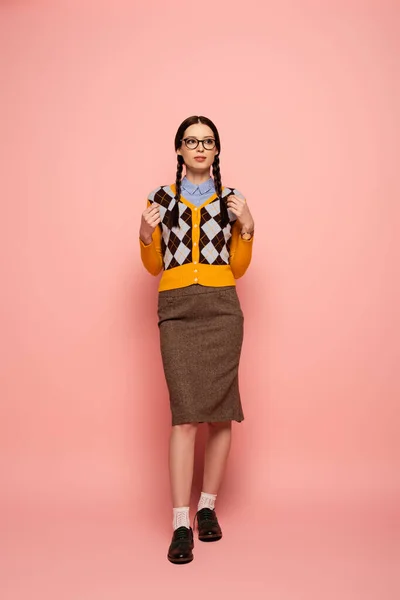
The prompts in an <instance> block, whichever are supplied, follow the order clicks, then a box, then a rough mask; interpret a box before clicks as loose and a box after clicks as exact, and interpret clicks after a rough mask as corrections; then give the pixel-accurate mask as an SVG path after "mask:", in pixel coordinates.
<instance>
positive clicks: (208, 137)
mask: <svg viewBox="0 0 400 600" xmlns="http://www.w3.org/2000/svg"><path fill="white" fill-rule="evenodd" d="M189 138H194V139H195V140H199V142H201V140H200V139H199V138H198V137H196V136H195V135H188V136H187V137H186V138H185V140H187V139H189ZM210 138H212V139H213V140H215V137H214V136H213V135H206V137H205V138H203V140H209V139H210Z"/></svg>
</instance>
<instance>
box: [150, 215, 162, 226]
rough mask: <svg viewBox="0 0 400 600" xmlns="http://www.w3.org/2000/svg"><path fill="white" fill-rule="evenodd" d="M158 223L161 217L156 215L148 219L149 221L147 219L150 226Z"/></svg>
mask: <svg viewBox="0 0 400 600" xmlns="http://www.w3.org/2000/svg"><path fill="white" fill-rule="evenodd" d="M159 223H161V219H160V218H159V217H156V218H154V219H150V221H148V224H149V225H150V226H151V227H155V226H156V225H158V224H159Z"/></svg>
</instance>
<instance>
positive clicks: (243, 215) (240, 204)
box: [226, 194, 254, 232]
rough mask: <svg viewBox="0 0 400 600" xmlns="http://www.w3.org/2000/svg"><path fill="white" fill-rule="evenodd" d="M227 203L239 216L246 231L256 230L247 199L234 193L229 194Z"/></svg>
mask: <svg viewBox="0 0 400 600" xmlns="http://www.w3.org/2000/svg"><path fill="white" fill-rule="evenodd" d="M226 204H227V206H228V208H229V209H230V210H231V211H232V212H233V214H234V215H236V216H237V219H238V221H239V223H240V225H241V226H242V228H243V229H246V231H249V232H251V231H253V230H254V219H253V217H252V216H251V212H250V209H249V206H248V204H247V202H246V200H244V199H242V198H239V196H235V195H233V194H232V195H231V196H228V200H227V203H226Z"/></svg>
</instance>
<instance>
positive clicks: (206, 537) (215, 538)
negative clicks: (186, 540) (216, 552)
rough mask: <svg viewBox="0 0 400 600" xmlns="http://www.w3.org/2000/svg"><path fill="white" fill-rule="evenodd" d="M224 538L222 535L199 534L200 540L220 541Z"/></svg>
mask: <svg viewBox="0 0 400 600" xmlns="http://www.w3.org/2000/svg"><path fill="white" fill-rule="evenodd" d="M221 538H222V535H206V536H204V537H200V536H199V540H200V542H218V540H220V539H221Z"/></svg>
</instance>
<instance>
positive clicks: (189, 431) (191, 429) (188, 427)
mask: <svg viewBox="0 0 400 600" xmlns="http://www.w3.org/2000/svg"><path fill="white" fill-rule="evenodd" d="M197 427H198V424H197V423H182V424H181V425H174V426H173V428H172V429H173V430H174V431H175V432H176V433H178V434H179V435H182V436H185V437H192V436H195V435H196V432H197Z"/></svg>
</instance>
